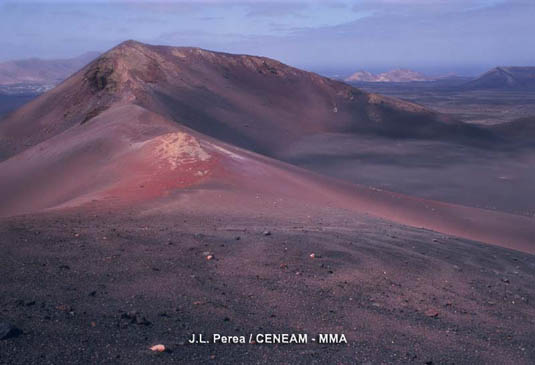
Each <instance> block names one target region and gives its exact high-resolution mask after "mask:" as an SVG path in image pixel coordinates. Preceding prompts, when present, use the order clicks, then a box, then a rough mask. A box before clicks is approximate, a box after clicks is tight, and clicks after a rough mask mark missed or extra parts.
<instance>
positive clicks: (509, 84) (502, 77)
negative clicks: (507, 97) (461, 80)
mask: <svg viewBox="0 0 535 365" xmlns="http://www.w3.org/2000/svg"><path fill="white" fill-rule="evenodd" d="M464 87H465V88H467V89H473V90H482V89H503V90H535V67H496V68H493V69H492V70H490V71H488V72H486V73H484V74H483V75H481V76H480V77H478V78H476V79H475V80H472V81H470V82H468V83H467V84H465V85H464Z"/></svg>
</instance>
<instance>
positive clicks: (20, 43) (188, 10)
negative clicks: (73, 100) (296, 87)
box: [0, 0, 535, 74]
mask: <svg viewBox="0 0 535 365" xmlns="http://www.w3.org/2000/svg"><path fill="white" fill-rule="evenodd" d="M0 34H1V36H0V61H2V60H9V59H19V58H28V57H41V58H63V57H70V56H76V55H79V54H81V53H84V52H86V51H95V50H96V51H104V50H106V49H109V48H111V47H113V46H114V45H116V44H117V43H119V42H121V41H123V40H126V39H136V40H139V41H142V42H147V43H153V44H169V45H177V46H198V47H202V48H207V49H213V50H221V51H228V52H233V53H249V54H258V55H264V56H269V57H273V58H276V59H279V60H281V61H283V62H287V63H290V64H292V65H295V66H298V67H303V68H307V69H312V70H316V71H324V72H327V71H326V70H328V71H329V72H331V73H336V72H349V71H356V70H360V69H365V70H369V71H372V72H378V71H385V70H387V69H391V68H397V67H407V68H413V69H416V70H420V71H424V72H429V73H441V72H448V71H456V72H459V73H464V74H469V73H477V72H480V71H483V70H485V69H487V68H490V67H494V66H496V65H535V36H534V34H535V0H353V1H349V0H332V1H329V0H323V1H314V0H308V1H305V0H302V1H291V0H290V1H254V0H248V1H247V0H244V1H232V0H229V1H227V0H211V1H191V0H190V1H185V0H184V1H180V0H167V1H161V0H160V1H151V0H149V1H129V0H83V1H82V0H69V1H65V0H63V1H61V0H37V1H36V0H33V1H30V0H16V1H15V0H0Z"/></svg>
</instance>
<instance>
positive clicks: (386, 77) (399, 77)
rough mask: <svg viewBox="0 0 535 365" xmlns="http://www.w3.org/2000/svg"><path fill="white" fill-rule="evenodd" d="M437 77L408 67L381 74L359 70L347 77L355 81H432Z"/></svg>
mask: <svg viewBox="0 0 535 365" xmlns="http://www.w3.org/2000/svg"><path fill="white" fill-rule="evenodd" d="M435 79H436V78H431V77H428V76H426V75H424V74H422V73H420V72H416V71H413V70H407V69H396V70H392V71H388V72H383V73H380V74H372V73H371V72H367V71H358V72H355V73H354V74H353V75H351V76H349V77H348V78H346V79H345V81H353V82H357V81H360V82H411V81H432V80H435Z"/></svg>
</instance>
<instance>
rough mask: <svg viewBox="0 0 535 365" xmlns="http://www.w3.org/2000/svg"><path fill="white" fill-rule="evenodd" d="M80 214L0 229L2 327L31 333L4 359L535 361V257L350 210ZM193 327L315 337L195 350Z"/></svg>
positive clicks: (9, 221)
mask: <svg viewBox="0 0 535 365" xmlns="http://www.w3.org/2000/svg"><path fill="white" fill-rule="evenodd" d="M84 209H85V210H83V209H81V208H78V209H76V210H65V211H57V212H52V213H46V214H41V215H31V216H30V215H29V216H20V217H15V218H4V219H3V220H2V221H0V250H1V252H2V254H1V255H0V293H1V295H0V306H1V313H0V322H3V323H9V324H11V325H14V326H16V327H17V328H19V329H20V330H21V331H22V334H19V335H16V336H14V337H11V338H7V339H3V340H0V363H5V364H31V363H33V364H37V363H39V364H48V363H50V364H59V363H83V364H97V363H98V364H104V363H114V364H116V363H124V364H133V363H135V364H147V363H173V364H175V363H176V364H181V363H184V364H192V363H228V364H240V363H244V364H250V363H288V364H300V363H303V364H311V363H318V364H319V363H330V364H335V363H340V364H342V363H343V364H347V363H373V364H377V363H417V364H418V363H420V364H422V363H426V364H450V363H455V364H474V363H487V364H491V363H500V364H506V363H509V364H529V363H534V362H535V298H534V297H533V295H534V290H533V283H534V279H535V257H534V256H532V255H528V254H523V253H520V252H516V251H511V250H507V249H503V248H498V247H494V246H489V245H483V244H480V243H476V242H470V241H466V240H460V239H456V238H453V237H448V236H444V235H441V234H438V233H435V232H431V231H427V230H423V229H417V228H409V227H405V226H401V225H395V224H391V223H389V222H387V221H383V220H378V219H375V218H372V217H369V216H364V215H361V216H356V215H354V214H353V215H347V214H345V213H344V212H342V211H340V212H338V215H337V214H333V212H330V214H328V215H325V217H323V216H321V215H315V216H314V218H307V217H305V218H295V219H294V220H281V219H278V218H268V217H264V218H258V217H249V218H245V217H239V216H238V217H237V216H232V217H231V216H229V215H223V214H221V215H219V216H218V215H214V214H210V215H209V216H208V217H207V216H203V215H194V214H190V213H188V214H185V213H184V214H165V215H164V214H152V215H147V214H141V213H140V212H139V211H126V210H123V211H121V212H118V211H106V212H104V211H103V210H102V209H100V210H99V209H94V210H91V209H89V208H84ZM312 253H313V254H314V255H313V256H315V257H311V256H310V255H311V254H312ZM207 256H212V258H211V259H207ZM193 333H196V334H199V333H202V334H204V335H205V338H209V339H210V338H211V335H212V334H213V333H220V334H223V335H245V336H247V340H248V336H249V334H251V333H252V334H258V333H261V334H262V333H306V334H308V336H309V343H308V344H295V345H284V344H281V345H265V344H264V345H262V344H245V345H233V344H206V345H201V344H196V345H191V344H188V343H187V340H188V339H189V338H190V336H191V334H193ZM319 333H343V334H345V336H346V337H347V340H348V344H337V345H336V344H329V345H320V344H317V343H315V342H312V341H311V339H312V338H313V337H315V336H316V335H317V334H319ZM155 344H164V345H165V346H166V348H167V349H168V351H166V352H163V353H154V352H152V351H150V350H149V347H150V346H153V345H155Z"/></svg>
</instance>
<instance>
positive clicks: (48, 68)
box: [0, 52, 99, 88]
mask: <svg viewBox="0 0 535 365" xmlns="http://www.w3.org/2000/svg"><path fill="white" fill-rule="evenodd" d="M98 56H99V52H87V53H84V54H83V55H81V56H78V57H75V58H69V59H56V60H43V59H40V58H30V59H26V60H16V61H7V62H1V63H0V86H7V87H13V86H15V85H19V87H20V85H34V86H35V85H40V86H45V88H50V87H53V86H55V85H57V84H58V83H60V82H61V81H63V80H65V79H66V78H67V77H69V76H70V75H72V74H73V73H74V72H76V71H78V70H79V69H80V68H82V67H83V66H85V65H86V64H88V63H89V62H91V61H92V60H94V59H95V58H97V57H98ZM47 86H48V87H47Z"/></svg>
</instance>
